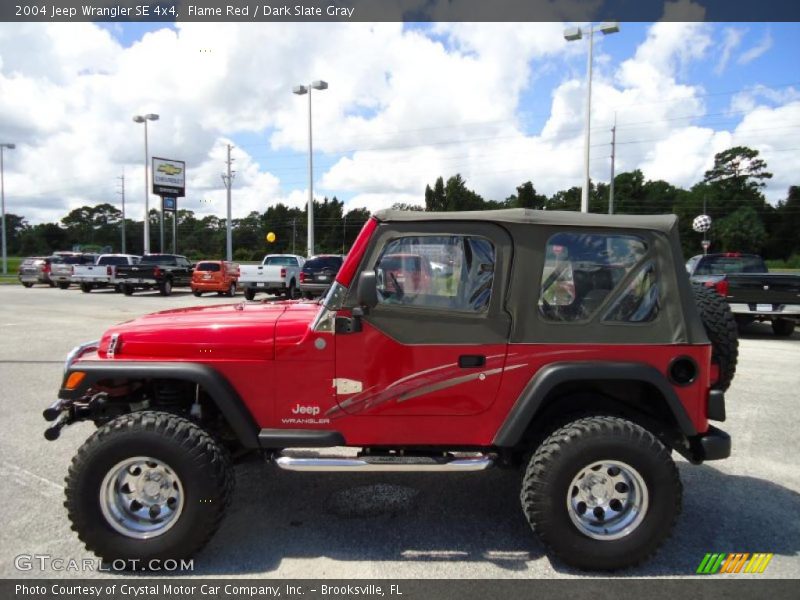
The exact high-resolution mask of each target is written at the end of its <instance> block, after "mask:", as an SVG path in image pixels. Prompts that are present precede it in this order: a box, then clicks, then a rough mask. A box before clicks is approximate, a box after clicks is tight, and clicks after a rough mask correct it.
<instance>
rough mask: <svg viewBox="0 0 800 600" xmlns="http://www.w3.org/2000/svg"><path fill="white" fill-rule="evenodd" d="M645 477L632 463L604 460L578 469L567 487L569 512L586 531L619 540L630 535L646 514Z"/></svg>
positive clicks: (575, 522) (593, 536) (577, 525)
mask: <svg viewBox="0 0 800 600" xmlns="http://www.w3.org/2000/svg"><path fill="white" fill-rule="evenodd" d="M648 500H649V499H648V492H647V486H646V485H645V483H644V479H643V478H642V476H641V475H640V474H639V472H638V471H637V470H636V469H634V468H633V467H631V466H630V465H628V464H626V463H624V462H620V461H617V460H602V461H598V462H595V463H592V464H590V465H587V466H586V467H584V468H582V469H581V470H580V471H578V474H577V475H575V477H574V478H573V479H572V483H570V485H569V488H567V512H568V513H569V517H570V519H572V522H573V523H574V524H575V526H576V527H577V528H578V529H579V530H580V532H581V533H583V534H584V535H587V536H589V537H590V538H593V539H596V540H617V539H620V538H623V537H625V536H627V535H630V534H631V533H632V532H633V531H634V530H635V529H636V528H637V527H639V525H641V523H642V521H643V520H644V517H645V515H646V514H647V507H648Z"/></svg>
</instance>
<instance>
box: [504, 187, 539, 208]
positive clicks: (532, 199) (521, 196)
mask: <svg viewBox="0 0 800 600" xmlns="http://www.w3.org/2000/svg"><path fill="white" fill-rule="evenodd" d="M546 203H547V196H544V195H542V194H537V193H536V188H535V187H533V183H531V182H530V181H526V182H525V183H523V184H522V185H518V186H517V193H516V194H512V195H511V196H509V197H508V198H506V205H507V206H508V207H509V208H534V209H537V210H541V209H543V208H544V206H545V204H546Z"/></svg>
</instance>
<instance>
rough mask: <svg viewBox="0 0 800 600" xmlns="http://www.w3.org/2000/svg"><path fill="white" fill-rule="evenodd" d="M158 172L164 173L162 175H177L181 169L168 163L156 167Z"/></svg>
mask: <svg viewBox="0 0 800 600" xmlns="http://www.w3.org/2000/svg"><path fill="white" fill-rule="evenodd" d="M156 171H158V172H159V173H164V175H177V174H178V173H180V172H182V171H183V169H181V168H180V167H176V166H175V165H169V164H162V165H160V166H159V167H158V169H156Z"/></svg>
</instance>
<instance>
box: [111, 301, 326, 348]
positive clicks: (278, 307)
mask: <svg viewBox="0 0 800 600" xmlns="http://www.w3.org/2000/svg"><path fill="white" fill-rule="evenodd" d="M318 310H319V306H318V305H317V304H310V303H305V302H271V303H257V304H253V303H244V302H242V303H238V304H223V305H215V306H205V307H193V308H180V309H175V310H165V311H162V312H157V313H152V314H149V315H145V316H143V317H139V318H137V319H133V320H132V321H126V322H125V323H120V324H119V325H115V326H114V327H112V328H111V329H109V330H108V331H106V332H105V333H104V334H103V337H102V338H101V340H100V348H99V356H100V358H107V350H108V344H109V341H110V340H111V336H112V335H114V334H118V335H119V337H118V341H117V348H116V351H115V354H114V358H117V359H123V360H124V359H134V360H150V359H157V360H164V359H174V360H271V359H273V358H274V354H275V333H276V330H277V329H278V328H279V327H280V326H281V325H278V321H281V324H282V325H283V324H284V323H285V325H286V326H290V325H291V326H292V327H297V325H298V324H299V323H298V322H299V321H302V322H303V323H304V324H306V325H307V324H308V323H310V322H311V321H312V320H313V319H314V316H315V315H316V314H317V311H318Z"/></svg>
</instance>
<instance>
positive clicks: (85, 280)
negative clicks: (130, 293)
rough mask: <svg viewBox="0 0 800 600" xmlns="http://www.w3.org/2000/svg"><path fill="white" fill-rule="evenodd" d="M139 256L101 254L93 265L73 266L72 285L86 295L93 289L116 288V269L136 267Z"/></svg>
mask: <svg viewBox="0 0 800 600" xmlns="http://www.w3.org/2000/svg"><path fill="white" fill-rule="evenodd" d="M140 260H141V256H136V255H135V254H101V255H100V257H99V258H98V259H97V262H96V263H95V264H93V265H74V266H73V267H72V279H71V281H72V283H77V284H78V285H79V286H80V288H81V291H82V292H84V293H86V294H88V293H89V292H91V291H92V290H93V289H95V288H105V287H108V286H110V285H111V286H114V287H118V286H117V267H119V266H121V265H137V264H139V261H140Z"/></svg>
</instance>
